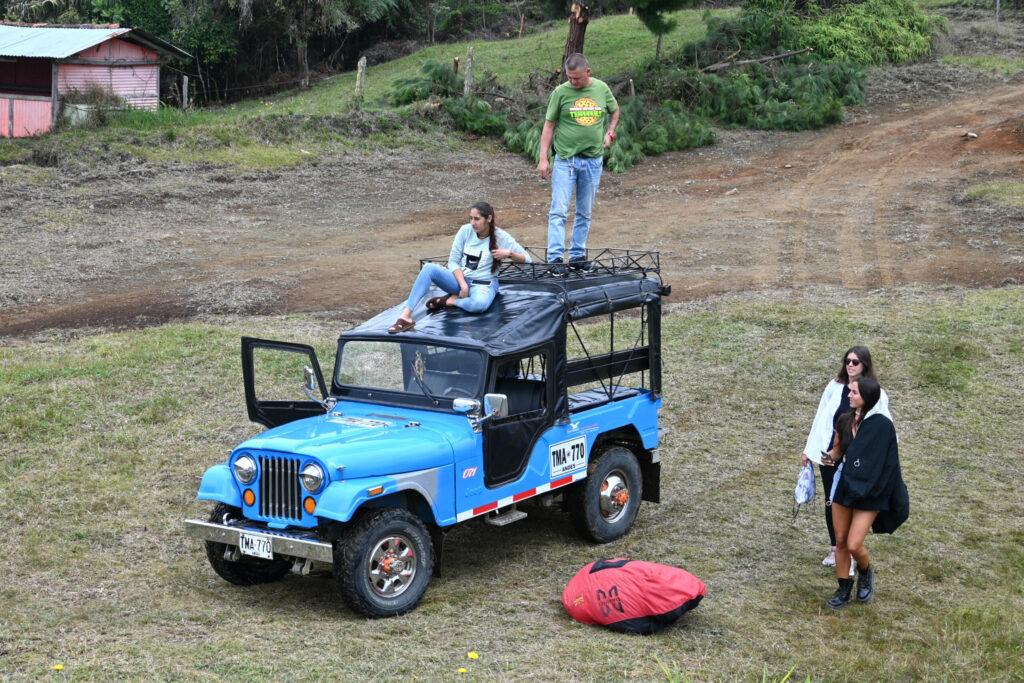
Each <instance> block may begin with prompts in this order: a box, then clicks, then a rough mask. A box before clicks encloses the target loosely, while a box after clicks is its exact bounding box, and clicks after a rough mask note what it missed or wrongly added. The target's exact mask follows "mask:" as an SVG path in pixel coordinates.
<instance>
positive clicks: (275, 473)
mask: <svg viewBox="0 0 1024 683" xmlns="http://www.w3.org/2000/svg"><path fill="white" fill-rule="evenodd" d="M260 471H261V472H262V473H263V474H262V476H261V478H260V515H262V516H263V517H286V518H288V519H302V491H301V490H300V486H301V484H300V483H299V461H298V460H297V459H295V458H274V457H268V456H265V455H261V456H260Z"/></svg>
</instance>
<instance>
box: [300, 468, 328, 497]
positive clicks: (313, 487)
mask: <svg viewBox="0 0 1024 683" xmlns="http://www.w3.org/2000/svg"><path fill="white" fill-rule="evenodd" d="M299 479H301V480H302V488H304V489H306V490H307V491H309V492H310V493H316V492H317V491H319V490H320V487H322V486H323V485H324V471H323V470H322V469H320V466H319V465H314V464H313V463H309V464H308V465H306V466H305V467H303V468H302V472H300V473H299Z"/></svg>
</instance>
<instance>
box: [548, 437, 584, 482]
mask: <svg viewBox="0 0 1024 683" xmlns="http://www.w3.org/2000/svg"><path fill="white" fill-rule="evenodd" d="M548 455H549V456H550V458H551V478H552V479H558V478H559V477H561V476H563V475H566V474H569V473H570V472H575V471H576V470H580V469H583V468H584V467H586V466H587V437H585V436H577V437H576V438H575V439H569V440H568V441H563V442H561V443H556V444H555V445H554V446H551V448H550V449H548Z"/></svg>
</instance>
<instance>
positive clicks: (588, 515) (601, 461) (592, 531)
mask: <svg viewBox="0 0 1024 683" xmlns="http://www.w3.org/2000/svg"><path fill="white" fill-rule="evenodd" d="M623 492H624V493H625V497H626V500H625V502H624V503H621V504H620V501H622V493H623ZM642 494H643V473H642V472H641V471H640V463H639V462H637V459H636V456H635V455H634V454H633V451H631V450H629V449H628V448H625V447H623V446H608V447H607V448H604V449H602V451H601V452H600V453H599V454H596V455H595V456H594V457H592V458H591V460H590V464H589V465H588V466H587V478H586V479H584V480H583V481H581V482H580V483H579V484H577V485H576V486H575V487H573V490H572V491H571V492H570V496H569V501H568V502H569V514H570V515H571V516H572V521H573V525H574V526H575V527H576V531H577V532H578V533H579V534H580V535H581V536H583V537H584V538H586V539H589V540H591V541H594V542H596V543H609V542H611V541H614V540H617V539H619V538H622V537H623V536H625V535H626V534H627V533H628V532H629V530H630V528H631V527H632V526H633V520H634V519H636V513H637V511H638V510H639V509H640V498H641V496H642Z"/></svg>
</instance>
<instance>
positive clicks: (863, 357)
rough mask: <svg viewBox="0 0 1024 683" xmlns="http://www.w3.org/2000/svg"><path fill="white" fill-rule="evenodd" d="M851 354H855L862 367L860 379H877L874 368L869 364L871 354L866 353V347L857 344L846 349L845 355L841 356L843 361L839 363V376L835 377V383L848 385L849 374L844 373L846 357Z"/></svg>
mask: <svg viewBox="0 0 1024 683" xmlns="http://www.w3.org/2000/svg"><path fill="white" fill-rule="evenodd" d="M851 353H855V354H857V358H859V359H860V362H861V363H863V365H864V372H862V373H861V377H870V378H871V379H877V378H876V377H875V367H874V366H873V365H872V364H871V352H870V351H868V347H866V346H861V345H860V344H857V345H856V346H851V347H850V348H848V349H847V350H846V353H844V354H843V360H841V361H839V362H840V363H841V365H840V366H839V374H838V375H836V381H837V382H842V383H843V384H849V383H850V373H848V372H847V371H846V357H847V356H849V355H850V354H851ZM858 379H859V378H858Z"/></svg>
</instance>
